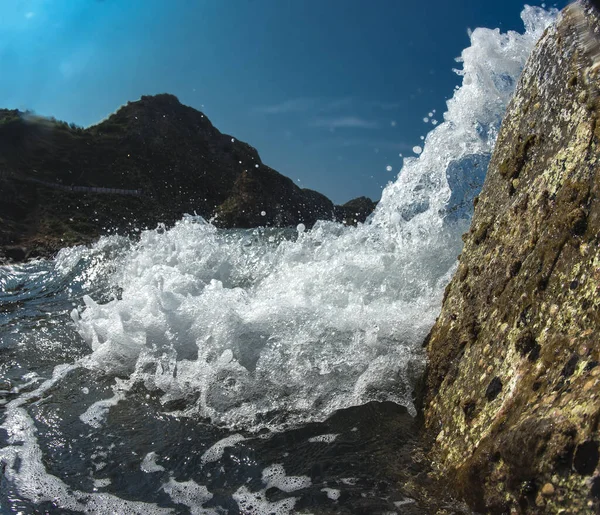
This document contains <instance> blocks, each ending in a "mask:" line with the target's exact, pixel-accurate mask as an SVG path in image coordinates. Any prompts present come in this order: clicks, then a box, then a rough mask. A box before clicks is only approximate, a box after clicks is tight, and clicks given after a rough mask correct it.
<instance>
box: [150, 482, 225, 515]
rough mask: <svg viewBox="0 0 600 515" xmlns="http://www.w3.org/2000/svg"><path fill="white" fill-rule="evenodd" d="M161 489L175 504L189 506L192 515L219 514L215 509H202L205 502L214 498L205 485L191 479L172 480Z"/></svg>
mask: <svg viewBox="0 0 600 515" xmlns="http://www.w3.org/2000/svg"><path fill="white" fill-rule="evenodd" d="M161 489H162V490H163V491H164V492H165V493H166V494H168V495H169V497H171V499H172V500H173V502H174V503H177V504H183V505H184V506H187V507H188V508H189V510H190V513H191V515H216V514H217V513H219V512H218V511H216V510H214V509H207V508H203V507H202V505H203V504H204V503H205V502H207V501H210V500H211V499H212V498H213V495H212V494H211V493H210V492H209V491H208V489H207V488H206V487H205V486H204V485H199V484H198V483H196V482H195V481H193V480H191V479H190V480H189V481H175V480H174V479H173V478H171V479H169V481H168V482H166V483H164V484H163V485H162V487H161Z"/></svg>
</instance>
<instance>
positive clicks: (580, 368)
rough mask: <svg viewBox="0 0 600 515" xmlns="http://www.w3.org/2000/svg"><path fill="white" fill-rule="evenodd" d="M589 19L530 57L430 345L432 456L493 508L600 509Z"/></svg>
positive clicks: (597, 155) (597, 167) (474, 499)
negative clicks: (585, 39)
mask: <svg viewBox="0 0 600 515" xmlns="http://www.w3.org/2000/svg"><path fill="white" fill-rule="evenodd" d="M576 23H577V20H576V19H575V16H574V15H573V12H572V10H567V11H565V12H564V13H563V14H562V15H561V17H560V19H559V21H558V23H557V25H556V26H554V27H551V28H550V29H548V31H547V32H546V34H545V35H544V36H543V37H542V39H541V40H540V42H539V43H538V46H537V47H536V49H535V50H534V52H533V54H532V56H531V57H530V59H529V61H528V64H527V67H526V69H525V71H524V73H523V75H522V77H521V80H520V83H519V86H518V88H517V92H516V94H515V97H514V98H513V100H512V103H511V105H510V106H509V108H508V111H507V115H506V118H505V120H504V122H503V125H502V129H501V131H500V135H499V137H498V142H497V145H496V148H495V152H494V155H493V157H492V160H491V163H490V167H489V171H488V175H487V178H486V181H485V185H484V187H483V190H482V192H481V194H480V196H479V199H478V202H477V204H476V207H475V213H474V218H473V222H472V225H471V229H470V231H469V233H468V234H466V235H465V238H464V239H465V247H464V251H463V253H462V255H461V257H460V260H459V266H458V269H457V272H456V274H455V276H454V278H453V279H452V281H451V283H450V284H449V286H448V288H447V290H446V293H445V297H444V303H443V308H442V312H441V314H440V317H439V319H438V321H437V323H436V324H435V326H434V327H433V329H432V331H431V333H430V335H429V337H428V339H427V343H426V344H427V350H428V354H429V359H430V364H429V369H428V372H427V378H426V381H427V387H426V395H425V399H424V411H425V422H426V426H427V427H428V429H429V431H430V432H431V434H432V435H433V436H434V438H435V442H434V444H433V451H432V454H433V458H434V460H435V462H436V466H437V469H438V471H439V474H440V476H441V477H443V478H445V479H446V480H448V481H450V483H452V484H453V485H454V486H455V487H456V488H457V489H458V491H459V492H460V494H461V495H462V496H463V497H464V498H465V499H466V500H467V501H468V502H469V504H470V505H471V506H472V507H473V509H475V510H476V511H478V512H483V513H597V512H599V510H600V467H599V458H600V448H599V443H600V431H599V422H600V342H599V338H600V77H599V76H598V75H596V72H597V71H591V72H590V56H589V55H588V54H586V52H585V51H583V49H582V45H581V42H580V40H579V39H580V36H579V35H578V34H579V33H580V31H579V32H578V31H577V30H574V25H575V24H576ZM585 23H586V24H588V28H589V30H590V31H592V32H596V33H598V32H599V30H600V25H599V22H598V17H597V14H596V13H595V12H591V11H590V10H588V11H587V12H586V14H585Z"/></svg>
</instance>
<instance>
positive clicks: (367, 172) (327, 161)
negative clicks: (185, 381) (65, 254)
mask: <svg viewBox="0 0 600 515" xmlns="http://www.w3.org/2000/svg"><path fill="white" fill-rule="evenodd" d="M528 3H529V4H530V5H540V4H541V2H528ZM523 4H524V2H523V1H519V0H502V1H496V2H492V1H490V0H465V1H462V2H448V1H447V0H430V1H419V2H416V1H405V0H0V107H9V108H19V109H31V110H34V111H36V112H37V113H39V114H43V115H48V116H55V117H56V118H59V119H63V120H66V121H68V122H75V123H77V124H79V125H84V126H87V125H90V124H93V123H95V122H97V121H99V120H101V119H103V118H105V117H106V116H107V115H109V114H110V113H111V112H113V111H115V110H116V109H117V108H118V107H119V106H120V105H122V104H124V103H125V102H127V101H128V100H135V99H137V98H139V97H140V96H141V95H144V94H154V93H161V92H169V93H173V94H175V95H177V96H178V97H179V99H180V100H181V101H182V102H183V103H185V104H188V105H190V106H192V107H195V108H197V109H200V110H202V111H203V112H205V113H206V114H207V116H208V117H209V118H210V120H211V121H212V122H213V124H214V125H215V126H216V127H217V128H219V129H220V130H221V131H222V132H225V133H229V134H232V135H233V136H235V137H236V138H239V139H241V140H245V141H247V142H248V143H250V144H251V145H253V146H255V147H256V148H257V150H258V151H259V153H260V155H261V157H262V159H263V161H264V162H265V163H266V164H268V165H270V166H272V167H273V168H275V169H276V170H278V171H279V172H281V173H283V174H284V175H287V176H289V177H291V178H292V179H293V180H294V181H296V183H297V184H298V185H300V186H301V187H307V188H312V189H316V190H318V191H320V192H322V193H324V194H326V195H327V196H329V197H330V198H331V199H332V200H334V201H335V202H337V203H341V202H345V201H347V200H349V199H350V198H353V197H357V196H360V195H367V196H370V197H371V198H373V199H379V196H380V193H381V188H382V187H383V186H385V184H386V183H387V182H388V181H390V180H393V179H394V178H395V177H396V175H397V173H398V171H399V169H400V166H401V164H402V159H401V158H400V157H399V154H401V153H402V154H404V155H411V150H410V149H411V148H412V147H413V146H414V145H418V144H420V136H424V135H425V134H426V133H427V131H428V130H430V129H431V128H432V125H431V122H429V124H426V123H424V121H423V118H424V117H427V116H428V114H429V113H430V112H432V111H433V110H435V111H436V112H435V114H434V116H433V118H434V119H437V120H441V119H442V113H443V112H444V110H445V101H446V100H447V99H448V98H449V97H450V96H451V95H452V91H453V88H454V86H455V85H456V84H458V83H459V79H460V78H459V77H458V76H456V75H455V74H454V73H453V72H452V68H454V67H457V64H456V63H455V61H454V58H455V57H457V56H458V55H460V52H461V50H462V49H463V48H464V47H466V46H467V45H468V43H469V40H468V35H467V30H468V29H469V28H471V29H473V28H475V27H480V26H483V27H490V28H496V27H499V28H500V29H501V30H503V31H506V30H509V29H511V30H519V31H522V22H521V20H520V17H519V13H520V11H521V9H522V7H523ZM565 4H566V2H564V1H563V2H558V3H548V5H549V6H556V7H559V8H562V7H564V5H565ZM388 166H391V167H392V171H391V172H390V171H388V170H387V167H388Z"/></svg>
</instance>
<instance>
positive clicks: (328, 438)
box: [308, 434, 339, 443]
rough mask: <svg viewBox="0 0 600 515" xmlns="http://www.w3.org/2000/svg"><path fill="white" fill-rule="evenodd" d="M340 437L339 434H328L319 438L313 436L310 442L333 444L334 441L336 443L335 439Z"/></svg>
mask: <svg viewBox="0 0 600 515" xmlns="http://www.w3.org/2000/svg"><path fill="white" fill-rule="evenodd" d="M338 436H339V435H337V434H327V435H318V436H313V437H311V438H309V439H308V441H309V442H313V443H314V442H324V443H331V442H333V441H335V439H336V438H337V437H338Z"/></svg>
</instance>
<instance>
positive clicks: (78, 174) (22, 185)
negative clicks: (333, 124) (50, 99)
mask: <svg viewBox="0 0 600 515" xmlns="http://www.w3.org/2000/svg"><path fill="white" fill-rule="evenodd" d="M363 211H364V210H363ZM363 211H360V213H361V214H360V216H353V217H352V220H354V219H358V220H359V221H363V220H364V218H365V217H366V216H367V215H368V214H369V213H367V212H366V211H365V212H364V213H363ZM367 211H368V210H367ZM194 212H195V213H197V214H199V215H201V216H203V217H205V218H207V219H211V218H213V219H214V223H215V224H217V225H220V226H221V227H243V228H247V227H256V226H288V225H295V224H298V223H300V222H302V223H304V224H306V225H307V226H311V225H313V224H314V223H315V222H316V221H317V220H318V219H327V220H331V219H338V220H340V221H341V220H342V219H344V218H347V216H346V211H345V208H343V207H336V206H334V205H333V203H332V202H331V201H330V200H329V199H328V198H327V197H325V196H324V195H321V194H319V193H317V192H315V191H312V190H307V189H301V188H299V187H298V186H296V185H295V184H294V183H293V181H292V180H291V179H289V178H287V177H284V176H283V175H281V174H279V173H278V172H276V171H275V170H273V169H272V168H269V167H268V166H266V165H265V164H264V163H263V162H262V161H261V159H260V156H259V155H258V152H257V151H256V149H254V148H253V147H251V146H250V145H248V144H247V143H244V142H241V141H239V140H237V139H236V138H234V137H232V136H229V135H226V134H222V133H221V132H219V131H218V130H217V129H216V128H215V127H214V126H213V125H212V124H211V122H210V121H209V119H208V118H207V117H206V116H205V115H204V114H203V113H201V112H199V111H197V110H195V109H193V108H191V107H188V106H185V105H182V104H181V103H180V102H179V101H178V100H177V98H176V97H174V96H173V95H168V94H161V95H156V96H145V97H142V98H141V99H140V100H139V101H136V102H129V103H128V104H127V105H125V106H123V107H121V108H120V109H119V110H118V111H117V112H116V113H114V114H113V115H111V116H109V117H108V118H107V119H106V120H104V121H102V122H101V123H99V124H97V125H95V126H92V127H90V128H87V129H82V128H79V127H76V126H74V125H69V124H67V123H64V122H58V121H56V120H54V119H47V118H41V117H37V116H34V115H31V114H28V113H22V112H19V111H11V110H0V246H3V248H4V253H5V254H6V255H7V256H8V257H9V258H13V259H23V258H25V257H28V256H29V257H33V256H35V255H46V254H48V253H51V252H53V251H55V250H56V249H58V248H60V247H62V246H65V245H71V244H75V243H82V242H87V241H90V240H92V239H93V238H95V237H97V236H98V235H100V234H104V233H105V232H106V231H108V230H119V231H127V230H131V229H132V228H134V227H137V228H144V227H155V226H156V224H157V223H159V222H163V223H166V224H167V225H168V224H172V223H173V222H174V221H176V220H178V219H179V218H181V216H182V215H183V214H184V213H194ZM357 212H358V211H357ZM352 220H350V222H352Z"/></svg>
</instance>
